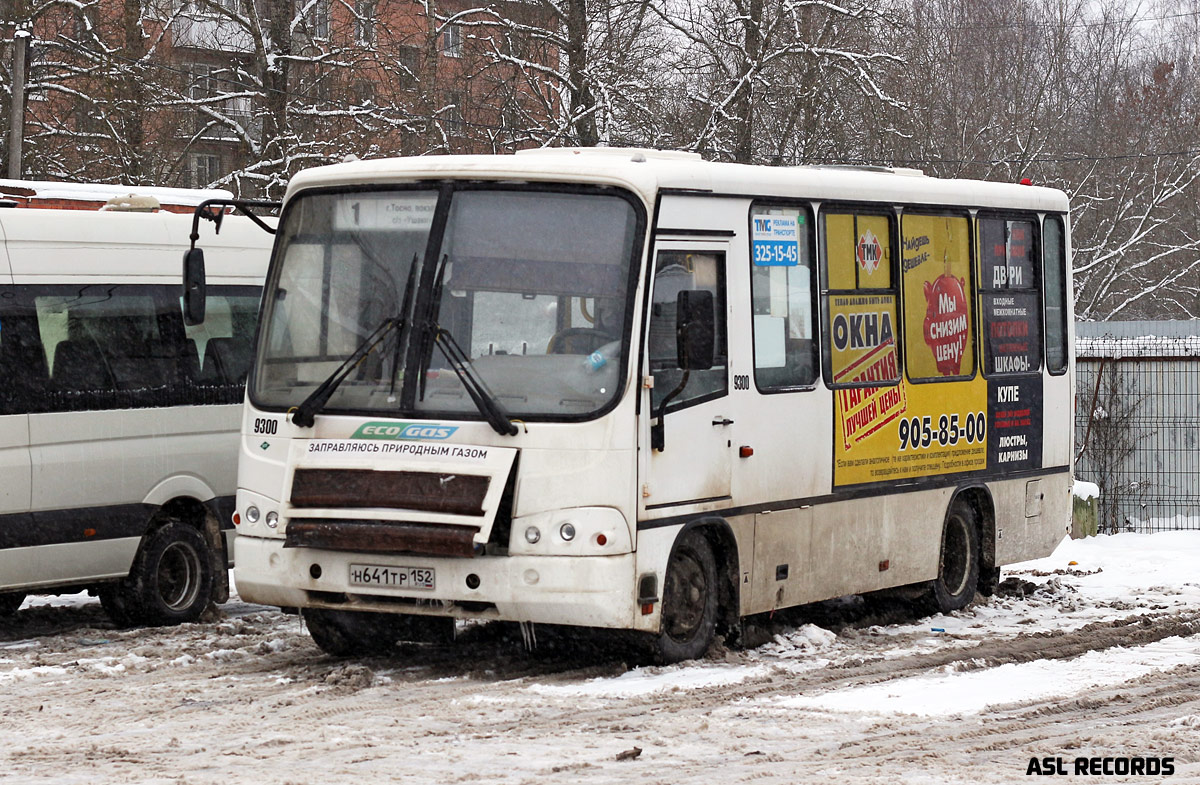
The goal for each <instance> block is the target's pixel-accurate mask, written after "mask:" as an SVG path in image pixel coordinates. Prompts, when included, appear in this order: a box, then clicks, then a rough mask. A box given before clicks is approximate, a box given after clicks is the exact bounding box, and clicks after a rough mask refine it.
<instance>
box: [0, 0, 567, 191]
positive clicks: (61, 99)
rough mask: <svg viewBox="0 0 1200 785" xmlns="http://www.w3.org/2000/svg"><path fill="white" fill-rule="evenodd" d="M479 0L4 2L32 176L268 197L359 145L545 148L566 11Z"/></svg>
mask: <svg viewBox="0 0 1200 785" xmlns="http://www.w3.org/2000/svg"><path fill="white" fill-rule="evenodd" d="M473 8H475V7H474V6H471V5H468V4H467V3H466V2H465V0H444V1H443V2H439V3H424V2H411V1H410V0H96V1H95V2H93V3H88V4H79V3H67V2H62V3H56V2H53V1H52V2H49V3H44V4H38V5H36V6H35V5H34V4H32V3H29V2H25V1H24V0H17V1H11V0H10V2H8V3H0V25H3V29H4V31H5V32H6V33H7V35H4V36H3V37H4V39H5V40H6V41H11V39H12V30H13V29H14V27H15V26H16V25H17V24H21V25H24V26H26V27H27V28H28V29H31V31H32V33H33V44H32V46H31V49H30V52H29V57H28V60H29V69H28V88H27V96H28V100H27V109H26V112H25V125H24V128H25V145H24V147H25V151H24V152H25V154H24V156H23V159H22V161H23V166H22V170H23V173H24V175H25V176H28V177H31V178H36V179H55V180H58V179H67V180H86V181H99V182H104V181H109V182H112V181H117V182H123V183H130V184H135V183H149V184H156V185H167V186H177V187H185V188H204V187H220V188H228V189H230V190H233V191H234V192H236V193H239V194H240V195H243V196H256V195H263V194H277V193H278V192H279V190H280V188H281V187H282V184H283V183H285V182H286V181H287V179H288V177H290V175H291V174H294V173H295V172H296V171H298V170H300V169H303V168H306V167H309V166H313V165H318V164H322V163H328V162H331V161H338V160H342V159H343V158H344V157H345V156H348V155H356V156H358V157H375V156H380V155H416V154H429V153H446V152H496V151H507V150H512V149H519V148H521V147H528V146H531V145H533V144H536V143H537V141H536V134H535V133H533V132H532V131H531V129H536V128H538V127H544V126H545V125H546V124H547V123H546V118H547V117H549V116H551V115H553V114H554V113H555V112H557V110H558V103H557V98H556V93H555V91H554V89H553V88H552V85H551V84H550V83H549V81H548V80H547V77H546V75H545V73H544V72H545V71H547V70H549V69H546V68H543V66H546V65H552V64H553V62H554V58H555V57H556V56H557V55H556V51H555V48H554V46H553V43H552V37H551V36H550V35H549V34H548V33H549V31H550V30H551V28H552V26H553V24H554V18H553V16H552V15H550V14H548V13H547V11H546V10H545V7H544V6H540V5H535V4H531V3H526V2H521V1H520V0H516V1H511V2H503V3H500V4H498V5H497V4H492V6H491V8H492V9H499V11H500V13H498V14H497V13H494V12H493V13H489V14H487V15H483V16H481V15H480V14H479V13H477V12H474V13H473V12H472V9H473ZM8 45H9V46H11V44H8ZM5 78H7V77H5ZM10 89H11V86H10ZM8 110H9V107H8V104H7V102H6V104H5V106H4V108H3V112H4V113H5V114H6V113H7V112H8ZM4 123H5V126H6V127H7V124H8V120H7V116H5V117H4ZM5 153H6V154H7V145H6V150H5Z"/></svg>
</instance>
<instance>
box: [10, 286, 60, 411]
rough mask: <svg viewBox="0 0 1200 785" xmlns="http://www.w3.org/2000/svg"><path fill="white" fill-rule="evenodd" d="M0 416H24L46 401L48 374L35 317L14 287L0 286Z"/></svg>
mask: <svg viewBox="0 0 1200 785" xmlns="http://www.w3.org/2000/svg"><path fill="white" fill-rule="evenodd" d="M0 292H2V293H3V296H2V297H0V378H3V379H4V384H3V385H2V386H0V414H25V413H27V412H29V411H30V407H31V406H34V405H36V402H38V401H41V400H42V399H44V398H45V393H46V382H47V381H48V380H49V372H48V371H47V369H46V356H45V354H43V353H42V345H41V342H40V341H39V340H38V332H37V317H36V315H35V314H34V311H33V309H32V308H31V307H29V305H28V304H27V303H24V302H22V301H21V300H20V299H19V297H18V296H17V295H18V291H17V289H16V287H12V286H5V287H0Z"/></svg>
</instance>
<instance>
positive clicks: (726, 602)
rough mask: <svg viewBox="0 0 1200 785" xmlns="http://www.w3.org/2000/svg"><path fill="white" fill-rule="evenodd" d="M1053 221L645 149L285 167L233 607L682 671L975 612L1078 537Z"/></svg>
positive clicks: (878, 183)
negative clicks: (805, 642)
mask: <svg viewBox="0 0 1200 785" xmlns="http://www.w3.org/2000/svg"><path fill="white" fill-rule="evenodd" d="M1067 208H1068V205H1067V199H1066V197H1065V196H1064V195H1063V194H1062V193H1061V192H1059V191H1055V190H1051V189H1046V188H1038V187H1030V186H1026V185H1015V184H1014V185H1008V184H1000V183H987V182H968V181H956V180H938V179H933V178H928V177H924V176H921V174H920V173H919V172H916V171H911V170H874V171H863V170H847V169H844V168H819V167H813V168H765V167H752V166H741V165H732V164H717V163H708V162H704V161H702V160H701V159H700V158H699V157H698V156H695V155H692V154H683V153H663V152H654V151H639V150H616V149H610V150H603V149H601V150H547V151H536V152H531V153H526V154H518V155H515V156H508V157H446V158H413V159H396V160H380V161H364V162H356V163H350V164H345V165H338V166H331V167H326V168H318V169H312V170H309V171H306V172H303V173H301V174H300V175H298V176H297V177H296V178H295V179H294V180H293V181H292V183H291V184H290V186H289V188H288V191H287V195H286V199H285V203H284V208H283V213H282V217H281V224H280V232H279V236H278V238H277V242H276V246H275V249H274V253H273V257H272V264H271V269H270V273H269V275H268V280H267V284H266V290H265V292H264V299H263V314H262V321H261V325H260V328H259V333H258V338H257V345H256V349H255V351H256V355H255V363H254V367H253V370H252V372H251V377H250V381H249V385H248V396H247V401H248V404H247V407H246V411H245V415H244V418H245V419H244V421H243V423H242V428H243V434H242V447H241V459H240V468H239V480H238V498H237V511H238V515H239V517H240V525H239V527H238V538H237V554H238V558H237V565H236V567H235V578H236V581H237V586H238V591H239V593H240V595H241V596H242V598H244V599H247V600H251V601H256V602H261V603H266V604H272V605H278V606H293V607H299V608H302V609H303V614H304V616H305V618H306V619H307V623H308V626H309V629H310V631H311V634H312V635H313V637H314V639H315V640H316V642H317V644H318V645H320V646H321V647H322V648H323V649H325V650H326V651H328V652H331V653H338V654H347V653H351V652H356V651H369V650H376V649H379V648H380V647H387V646H388V645H390V644H391V643H393V642H394V641H395V639H396V638H398V637H401V636H404V635H409V634H412V635H425V634H429V633H431V632H433V631H437V630H439V628H440V629H441V631H442V632H444V630H445V626H446V624H447V622H446V621H445V620H447V619H454V618H458V619H504V620H514V621H520V622H534V623H551V624H562V625H581V626H588V627H597V628H610V629H619V630H634V631H640V632H642V633H644V636H643V637H644V638H645V639H646V640H648V641H650V642H652V643H653V645H654V647H655V650H656V652H657V656H658V658H659V659H660V660H663V661H674V660H681V659H687V658H693V657H697V656H700V655H702V654H703V653H704V652H705V650H706V648H707V647H708V646H709V644H710V642H711V641H712V640H713V638H714V635H716V634H724V635H726V636H727V637H728V638H730V639H733V638H736V636H737V634H738V633H739V630H740V629H741V625H740V621H741V620H742V619H744V618H745V617H747V616H750V615H752V614H759V613H764V612H769V611H772V610H774V609H778V608H783V607H787V606H793V605H798V604H803V603H809V602H813V601H817V600H822V599H827V598H832V597H837V596H841V595H845V594H850V593H862V592H870V591H874V590H881V589H887V588H890V587H899V586H913V587H920V588H921V589H922V590H923V592H924V593H925V595H926V596H927V597H928V600H929V603H930V607H933V608H937V609H940V610H943V611H949V610H953V609H957V608H961V607H963V606H965V605H966V604H967V603H968V602H969V601H970V600H971V599H972V598H973V597H974V595H975V593H976V591H977V590H981V591H983V592H985V593H986V592H988V591H990V590H991V589H992V588H993V587H994V586H995V584H996V582H997V580H998V576H999V568H1000V566H1001V565H1004V564H1008V563H1012V562H1015V561H1019V560H1024V559H1029V558H1033V557H1039V556H1044V555H1046V554H1048V553H1050V552H1051V550H1052V549H1053V548H1054V546H1055V544H1056V543H1057V542H1059V541H1060V540H1061V539H1062V537H1063V536H1064V535H1065V534H1066V533H1067V530H1068V510H1069V502H1070V488H1071V426H1070V423H1071V416H1070V415H1071V406H1072V400H1073V395H1072V386H1073V382H1072V366H1071V363H1072V360H1071V353H1070V351H1069V350H1068V347H1069V345H1070V329H1071V291H1070V290H1071V282H1070V272H1069V271H1070V266H1069V264H1068V259H1069V256H1070V250H1069V241H1068V233H1067V231H1068V230H1067ZM451 624H452V623H451Z"/></svg>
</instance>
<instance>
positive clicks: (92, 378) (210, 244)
mask: <svg viewBox="0 0 1200 785" xmlns="http://www.w3.org/2000/svg"><path fill="white" fill-rule="evenodd" d="M124 201H125V202H126V203H128V202H130V200H124ZM132 201H133V202H136V203H137V204H138V205H141V206H143V207H144V206H145V205H146V200H144V199H142V200H132ZM223 219H224V220H223V223H222V226H221V231H220V233H219V234H217V235H215V236H214V235H213V233H212V229H211V228H207V229H206V230H205V234H204V237H205V244H206V246H207V248H208V251H209V255H208V274H209V277H208V280H209V289H208V298H207V306H208V308H207V314H206V319H205V321H204V322H203V323H202V324H199V325H197V326H194V327H185V325H184V321H183V315H182V310H181V297H180V295H181V291H182V290H181V287H180V284H179V280H180V279H179V270H180V264H181V259H182V256H183V253H184V251H185V250H186V249H187V247H188V242H189V233H190V231H191V228H192V222H193V218H192V216H191V215H179V214H173V213H168V212H161V211H160V212H127V211H122V210H88V211H84V210H53V209H33V208H10V209H0V379H2V380H3V382H2V386H0V471H2V473H3V477H4V482H3V484H0V614H11V613H13V612H14V611H16V610H17V609H18V608H19V607H20V606H21V603H22V600H23V599H24V597H25V596H26V595H27V594H49V593H62V592H74V591H81V590H85V589H86V590H91V591H92V592H93V593H95V594H98V595H99V598H100V601H101V603H102V604H103V606H104V608H105V610H106V611H107V612H108V613H109V615H110V616H111V617H112V618H113V620H114V621H115V622H117V623H118V624H121V625H128V624H136V623H146V624H169V623H177V622H182V621H190V620H194V619H196V618H197V617H198V616H199V615H200V614H201V613H202V612H203V611H204V609H205V608H206V607H207V606H208V604H209V603H210V602H221V601H224V599H226V598H227V596H228V591H229V589H228V570H227V566H226V565H227V564H228V563H229V559H230V555H231V554H230V551H229V548H228V546H227V539H229V538H228V537H227V535H228V533H229V529H230V528H231V526H232V524H231V523H230V515H231V513H232V510H233V500H234V487H235V466H236V456H237V445H238V437H237V431H238V422H239V420H240V417H239V413H240V411H241V403H242V397H243V390H244V383H245V378H246V372H247V370H248V368H249V365H250V360H251V346H252V342H253V333H254V329H255V326H256V324H257V316H258V305H259V298H260V294H261V286H262V279H263V276H264V274H265V271H266V264H267V259H268V256H269V249H270V243H271V236H270V235H269V234H267V233H266V232H263V231H262V230H261V229H259V228H258V227H256V226H254V225H253V224H252V223H251V222H250V220H249V219H247V218H244V217H240V216H232V215H228V216H223Z"/></svg>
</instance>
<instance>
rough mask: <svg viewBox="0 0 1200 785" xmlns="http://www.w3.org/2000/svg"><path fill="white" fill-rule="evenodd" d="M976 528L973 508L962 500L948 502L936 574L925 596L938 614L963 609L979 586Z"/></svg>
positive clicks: (977, 532)
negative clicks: (948, 508) (949, 503)
mask: <svg viewBox="0 0 1200 785" xmlns="http://www.w3.org/2000/svg"><path fill="white" fill-rule="evenodd" d="M979 569H980V566H979V527H978V524H977V522H976V520H975V511H974V510H973V509H972V508H971V505H969V504H967V503H966V502H965V501H963V500H962V499H957V500H955V501H954V503H953V504H951V505H950V511H949V512H948V513H947V514H946V523H945V525H944V526H943V527H942V548H941V555H940V557H939V559H938V576H937V578H936V579H934V580H933V581H931V582H930V584H929V590H928V597H929V602H930V605H932V606H933V609H934V610H935V611H937V612H940V613H949V612H950V611H956V610H960V609H961V608H965V607H966V606H967V604H968V603H970V602H971V600H972V599H974V597H975V589H976V587H977V586H978V585H979Z"/></svg>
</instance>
